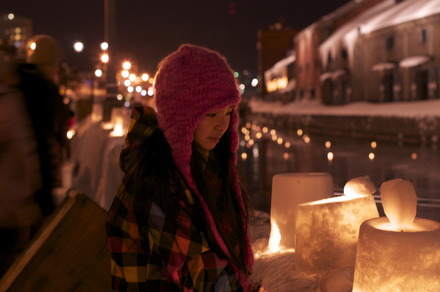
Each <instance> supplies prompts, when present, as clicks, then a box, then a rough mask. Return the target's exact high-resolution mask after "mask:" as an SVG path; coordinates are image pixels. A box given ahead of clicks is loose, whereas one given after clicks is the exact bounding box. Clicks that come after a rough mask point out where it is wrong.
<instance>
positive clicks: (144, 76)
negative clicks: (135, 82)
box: [141, 73, 150, 81]
mask: <svg viewBox="0 0 440 292" xmlns="http://www.w3.org/2000/svg"><path fill="white" fill-rule="evenodd" d="M141 78H142V81H148V79H149V78H150V76H148V74H147V73H144V74H142V77H141Z"/></svg>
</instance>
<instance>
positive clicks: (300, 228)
mask: <svg viewBox="0 0 440 292" xmlns="http://www.w3.org/2000/svg"><path fill="white" fill-rule="evenodd" d="M375 190H376V188H375V187H374V185H373V183H372V182H371V180H370V179H369V177H360V178H355V179H353V180H350V181H349V182H347V184H346V186H345V187H344V193H345V195H344V196H338V197H333V198H329V199H324V200H319V201H314V202H309V203H304V204H300V205H298V207H297V209H296V220H295V224H296V227H295V229H296V249H295V264H296V267H297V269H298V271H302V272H305V273H307V274H321V273H323V272H326V271H329V270H333V269H339V268H346V267H351V268H352V271H353V270H354V264H355V258H356V246H357V239H358V234H359V226H360V225H361V224H362V222H364V221H365V220H367V219H370V218H374V217H378V216H379V213H378V211H377V207H376V203H375V202H374V198H373V196H371V194H372V193H374V192H375Z"/></svg>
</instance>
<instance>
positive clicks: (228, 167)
mask: <svg viewBox="0 0 440 292" xmlns="http://www.w3.org/2000/svg"><path fill="white" fill-rule="evenodd" d="M229 140H230V135H229V130H228V131H227V132H226V133H225V134H224V135H223V136H222V138H221V139H220V141H219V143H218V144H217V146H216V147H215V148H214V149H213V150H212V151H211V155H210V157H209V159H208V161H207V162H206V159H204V158H203V157H202V155H201V154H200V152H198V151H197V150H195V149H194V146H193V156H192V160H191V172H192V175H193V177H194V180H195V183H196V185H197V189H198V191H199V192H200V194H201V195H202V196H203V198H204V200H205V202H206V203H207V205H208V207H209V209H210V211H211V213H212V214H213V217H214V221H215V223H216V226H217V230H218V231H219V233H220V234H221V236H222V238H223V239H224V240H225V243H226V245H227V247H228V250H229V254H230V255H231V260H232V262H233V263H234V264H235V265H236V266H237V267H239V268H240V269H241V270H243V271H246V264H245V261H244V258H245V257H244V255H245V251H244V247H245V246H246V232H243V230H244V226H243V221H242V217H241V209H240V206H239V204H238V202H237V199H236V197H237V194H236V193H235V188H234V186H233V181H232V168H233V167H235V165H234V163H233V160H232V152H231V150H230V142H229ZM212 154H214V155H212ZM204 164H205V165H206V166H205V167H204V166H203V165H204ZM210 172H211V173H212V172H213V176H215V177H217V178H219V182H220V183H219V185H217V189H212V188H210V186H209V184H210V182H209V181H208V180H209V178H208V179H207V174H206V173H210ZM241 194H242V197H243V202H244V206H245V214H244V215H245V217H246V221H248V218H249V216H250V213H251V209H252V206H251V203H250V200H249V198H248V197H247V194H246V193H245V191H244V190H243V189H241ZM225 215H226V216H225ZM224 221H226V222H225V223H226V224H228V225H229V227H231V231H230V233H229V234H225V231H224V229H223V226H222V222H224ZM200 223H201V224H202V225H203V226H201V228H202V229H203V230H205V231H206V234H207V237H208V239H209V241H210V242H212V243H213V244H215V245H216V244H217V242H216V241H215V240H214V237H213V234H212V232H211V231H210V226H209V224H208V223H207V221H206V220H201V222H200ZM237 246H238V247H239V249H240V257H237V255H236V253H235V249H236V247H237ZM217 249H219V250H220V248H218V247H217Z"/></svg>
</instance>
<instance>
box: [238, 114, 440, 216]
mask: <svg viewBox="0 0 440 292" xmlns="http://www.w3.org/2000/svg"><path fill="white" fill-rule="evenodd" d="M271 124H272V123H271ZM239 130H240V133H241V140H240V148H239V150H238V168H239V171H240V174H241V178H242V181H243V184H244V187H245V189H246V191H247V193H248V194H249V196H250V198H251V200H252V202H253V205H254V208H255V209H257V210H261V211H264V212H267V213H270V202H271V189H272V178H273V176H274V175H275V174H278V173H292V172H326V173H330V174H331V175H332V176H333V181H334V190H335V193H342V192H343V188H344V185H345V183H346V182H347V181H348V180H350V179H352V178H356V177H360V176H366V175H368V176H369V177H370V178H371V180H372V182H373V183H374V184H375V186H376V188H377V192H376V194H375V198H376V202H377V203H378V208H379V211H380V213H381V214H382V215H383V212H382V209H381V205H380V196H379V190H380V186H381V184H382V183H383V182H385V181H388V180H391V179H395V178H401V179H405V180H409V181H410V182H412V184H413V185H414V188H415V190H416V193H417V197H418V206H417V217H423V218H428V219H434V220H437V221H440V150H439V149H437V148H434V147H430V148H427V147H421V146H414V145H398V144H392V143H385V142H380V141H374V140H368V141H367V140H354V139H349V138H340V137H337V138H336V137H324V136H309V135H308V134H307V133H305V132H304V131H303V130H302V129H294V128H289V129H282V128H273V127H271V126H269V125H268V124H265V122H264V121H263V122H262V121H261V120H259V121H257V120H256V119H252V117H251V116H249V117H248V119H247V121H244V123H243V124H242V125H241V126H240V129H239Z"/></svg>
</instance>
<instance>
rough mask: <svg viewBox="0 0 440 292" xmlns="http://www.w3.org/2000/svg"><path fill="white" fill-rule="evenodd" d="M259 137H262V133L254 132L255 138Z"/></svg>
mask: <svg viewBox="0 0 440 292" xmlns="http://www.w3.org/2000/svg"><path fill="white" fill-rule="evenodd" d="M261 137H263V134H261V133H260V132H258V133H257V134H255V138H257V139H261Z"/></svg>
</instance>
